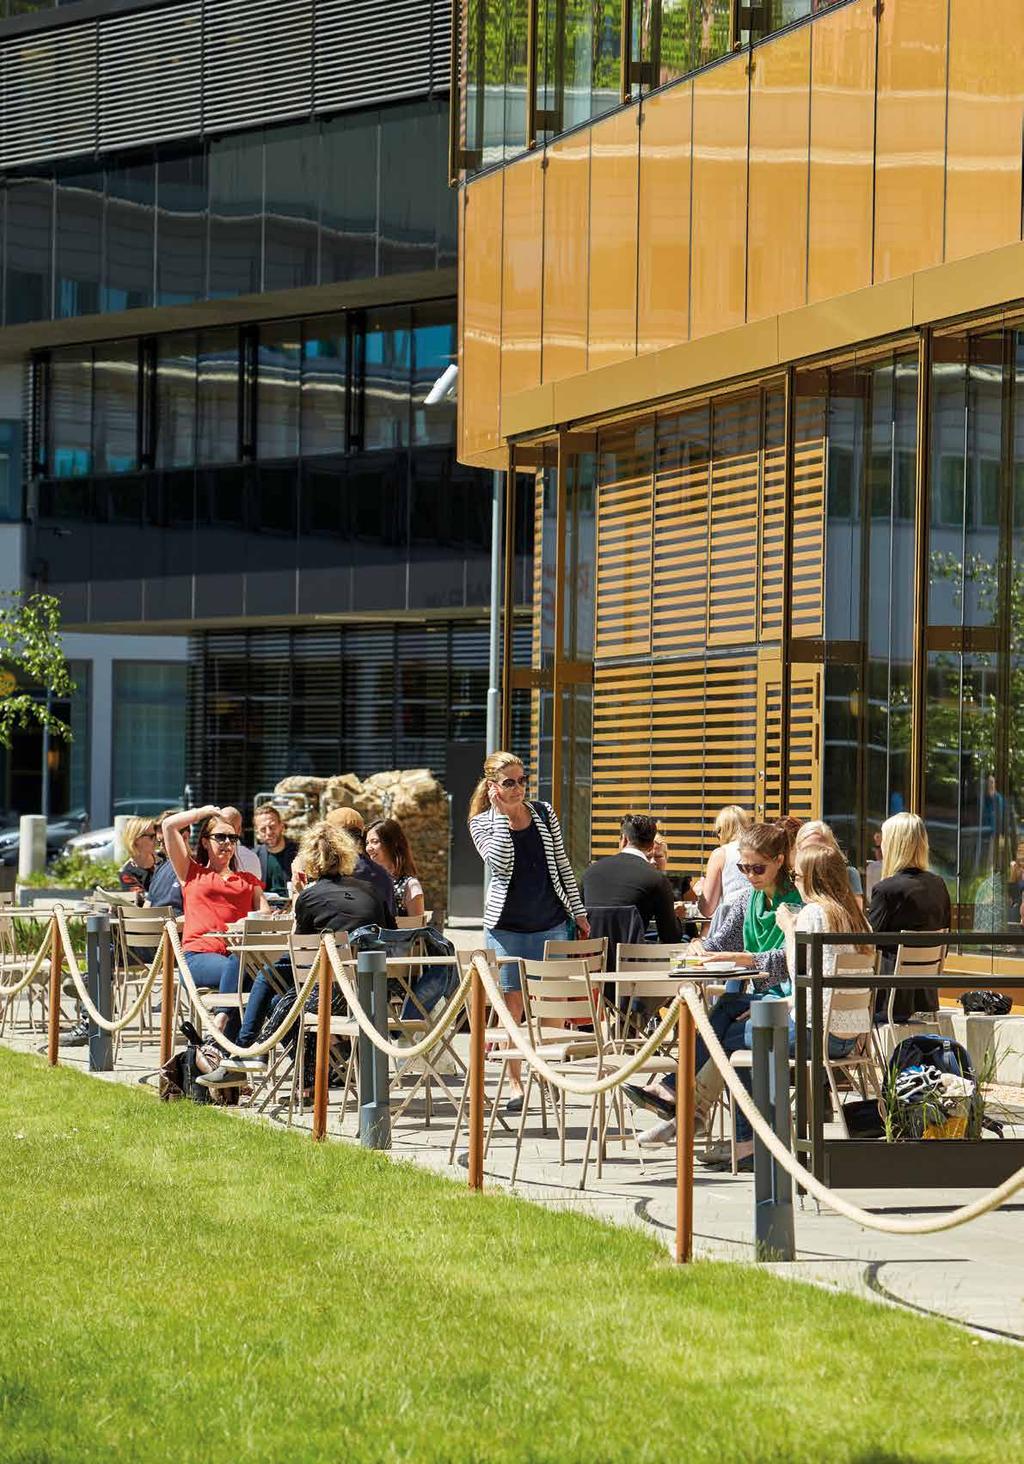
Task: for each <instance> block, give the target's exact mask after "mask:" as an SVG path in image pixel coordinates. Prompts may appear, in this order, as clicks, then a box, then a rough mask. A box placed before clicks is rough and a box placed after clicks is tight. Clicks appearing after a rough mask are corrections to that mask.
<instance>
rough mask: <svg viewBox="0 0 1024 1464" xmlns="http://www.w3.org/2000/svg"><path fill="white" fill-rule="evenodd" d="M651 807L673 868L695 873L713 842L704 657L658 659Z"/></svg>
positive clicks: (653, 702) (653, 697)
mask: <svg viewBox="0 0 1024 1464" xmlns="http://www.w3.org/2000/svg"><path fill="white" fill-rule="evenodd" d="M651 722H652V731H651V812H652V813H655V814H656V815H657V817H658V821H659V824H660V825H661V827H662V830H663V832H664V833H665V836H666V838H667V839H668V842H669V844H670V846H671V850H672V868H673V870H676V871H679V872H685V873H687V874H694V875H696V874H697V873H698V872H699V871H700V870H702V869H703V868H704V864H705V861H706V857H707V855H708V854H709V853H710V850H711V848H712V847H713V841H712V843H710V844H709V842H708V838H707V826H708V825H709V824H710V822H711V819H713V818H714V815H715V813H716V812H717V808H715V809H713V810H711V814H710V818H709V817H708V810H707V808H706V806H705V796H704V775H705V768H704V659H703V657H700V658H697V659H694V660H691V661H673V662H665V661H659V662H656V663H655V666H654V680H653V686H652V693H651Z"/></svg>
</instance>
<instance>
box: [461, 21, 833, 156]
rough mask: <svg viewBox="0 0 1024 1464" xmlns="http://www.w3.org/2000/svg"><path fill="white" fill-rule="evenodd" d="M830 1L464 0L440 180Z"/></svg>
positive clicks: (551, 133)
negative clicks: (445, 165) (447, 168)
mask: <svg viewBox="0 0 1024 1464" xmlns="http://www.w3.org/2000/svg"><path fill="white" fill-rule="evenodd" d="M838 3H842V0H762V3H761V4H759V5H756V4H755V5H747V4H741V3H740V0H465V3H464V5H462V6H459V7H457V8H458V9H459V11H460V13H461V18H462V26H461V28H460V30H459V32H458V43H459V44H458V50H457V52H456V67H457V70H458V74H459V77H460V80H461V85H460V100H461V106H460V107H459V108H458V109H457V110H456V112H454V113H453V119H452V173H453V177H454V175H455V174H457V173H458V172H459V171H461V170H465V171H467V172H471V173H472V172H476V171H479V169H481V168H486V167H490V166H493V165H494V164H496V163H501V162H504V161H507V160H508V159H509V158H512V157H516V156H517V155H518V154H519V153H522V152H525V151H526V150H527V149H528V148H531V147H533V146H535V145H536V144H537V143H539V142H546V141H548V140H549V139H550V138H552V137H556V136H557V135H558V134H559V133H562V132H567V131H569V130H570V129H571V128H573V127H576V126H578V125H579V124H580V123H584V122H588V121H591V120H592V119H593V118H595V117H600V116H601V115H602V114H603V113H605V112H608V111H610V110H611V109H612V108H613V107H617V106H619V105H621V104H622V103H623V102H627V101H629V100H631V99H632V98H634V97H637V96H639V95H641V94H642V93H644V92H647V91H651V90H653V89H655V88H656V87H660V86H665V85H666V84H668V83H669V82H672V81H677V80H679V79H680V78H682V77H684V76H687V75H689V74H690V73H691V72H694V71H697V70H699V68H700V67H702V66H706V65H708V64H709V63H710V62H712V61H717V60H719V59H720V58H721V57H722V56H727V55H728V54H729V53H730V51H734V50H739V49H742V48H743V47H744V46H748V45H751V44H753V43H754V42H756V41H758V40H761V39H763V38H764V37H765V36H768V35H771V34H772V33H774V32H775V31H778V30H782V29H783V28H784V27H785V26H788V25H791V24H793V22H794V21H798V20H803V19H805V18H807V17H808V16H810V15H812V14H814V13H815V12H816V11H819V10H825V9H828V8H830V7H831V6H832V5H834V4H838Z"/></svg>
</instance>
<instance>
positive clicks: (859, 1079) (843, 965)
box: [824, 952, 882, 1138]
mask: <svg viewBox="0 0 1024 1464" xmlns="http://www.w3.org/2000/svg"><path fill="white" fill-rule="evenodd" d="M869 960H870V957H867V956H861V955H858V954H857V953H856V952H852V953H849V954H845V955H839V956H837V957H836V973H837V974H842V975H844V976H850V975H861V974H863V975H864V976H865V977H869V978H870V979H871V981H872V982H873V981H874V980H875V969H874V965H873V964H870V965H867V966H866V963H867V962H868V961H869ZM874 1012H875V988H874V986H873V985H871V986H857V987H847V988H843V989H842V990H836V989H832V990H830V991H828V992H827V994H826V1003H825V1019H824V1032H825V1076H826V1078H827V1079H828V1086H829V1091H830V1092H831V1094H832V1102H833V1104H834V1105H835V1108H836V1111H837V1113H838V1115H839V1121H840V1123H841V1124H842V1126H843V1132H844V1133H845V1135H846V1137H847V1138H849V1137H850V1130H849V1127H848V1126H847V1122H846V1113H845V1111H844V1108H843V1104H842V1102H841V1101H840V1097H839V1087H838V1084H837V1082H836V1074H837V1073H838V1074H839V1075H841V1076H842V1077H844V1078H845V1079H846V1080H847V1082H848V1083H849V1084H850V1086H851V1087H855V1088H856V1090H857V1091H858V1092H859V1093H860V1095H861V1097H862V1098H868V1097H871V1096H873V1097H875V1098H881V1096H882V1087H881V1083H880V1081H879V1075H878V1061H877V1055H876V1051H875V1046H874V1042H873V1040H872V1037H873V1033H874V1025H875V1018H874ZM830 1037H839V1038H843V1039H846V1040H848V1039H850V1038H854V1039H856V1041H857V1046H856V1047H854V1049H853V1051H852V1052H850V1053H848V1054H847V1056H846V1057H836V1058H832V1057H829V1055H828V1039H829V1038H830ZM869 1089H870V1090H871V1092H870V1093H869V1091H868V1090H869Z"/></svg>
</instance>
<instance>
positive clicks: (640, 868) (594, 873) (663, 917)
mask: <svg viewBox="0 0 1024 1464" xmlns="http://www.w3.org/2000/svg"><path fill="white" fill-rule="evenodd" d="M620 834H621V837H620V839H619V852H618V853H617V854H609V855H606V857H605V858H603V859H597V860H595V861H594V863H593V864H592V865H591V866H590V868H589V869H588V870H587V871H586V873H585V874H584V876H583V879H582V881H581V886H582V893H583V903H584V905H586V906H587V907H588V908H589V907H591V906H597V905H601V906H609V905H619V906H622V905H632V906H634V908H635V909H636V910H637V911H638V912H639V915H640V919H641V920H642V921H643V924H644V929H646V928H647V926H648V925H650V924H651V922H652V921H653V922H654V924H655V927H656V929H657V932H658V939H659V940H660V941H664V942H665V943H666V944H672V943H673V942H675V941H678V940H679V938H680V929H679V921H678V919H677V918H676V912H675V900H674V897H673V893H672V886H671V884H670V883H669V880H668V876H667V875H666V874H663V873H662V872H661V871H660V870H659V869H657V868H656V867H655V866H654V864H653V863H652V862H651V855H652V852H653V850H654V847H655V842H656V840H657V837H658V821H657V819H656V818H653V817H652V816H651V815H650V814H649V813H628V814H627V815H626V817H625V818H624V819H623V820H622V824H621V826H620Z"/></svg>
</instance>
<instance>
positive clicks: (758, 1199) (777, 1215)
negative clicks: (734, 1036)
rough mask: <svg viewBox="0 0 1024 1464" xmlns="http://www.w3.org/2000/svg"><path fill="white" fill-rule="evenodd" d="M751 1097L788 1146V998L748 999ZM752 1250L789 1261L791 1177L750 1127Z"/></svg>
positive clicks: (791, 1252)
mask: <svg viewBox="0 0 1024 1464" xmlns="http://www.w3.org/2000/svg"><path fill="white" fill-rule="evenodd" d="M750 1026H751V1040H752V1044H753V1053H754V1061H753V1090H754V1102H755V1104H756V1105H757V1111H758V1113H760V1115H761V1117H762V1118H763V1119H764V1120H765V1122H766V1123H768V1124H769V1126H770V1127H771V1129H772V1130H773V1132H774V1133H775V1134H776V1136H777V1137H778V1138H779V1139H781V1141H782V1142H783V1144H785V1146H786V1148H787V1149H789V1150H790V1151H792V1147H793V1146H792V1139H791V1134H790V1114H789V1002H787V1001H782V1000H779V999H778V998H773V997H766V998H762V999H761V1000H760V1001H752V1002H751V1003H750ZM754 1253H755V1255H756V1257H757V1259H758V1260H759V1261H792V1260H794V1259H795V1256H796V1237H795V1234H794V1229H793V1180H792V1178H791V1177H790V1174H789V1172H788V1171H787V1170H785V1169H783V1167H782V1165H781V1164H780V1163H779V1162H778V1160H776V1159H775V1158H773V1157H772V1155H771V1154H770V1153H769V1152H768V1148H767V1146H766V1145H765V1144H764V1142H763V1141H762V1139H761V1138H759V1136H758V1134H757V1132H756V1130H755V1132H754Z"/></svg>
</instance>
